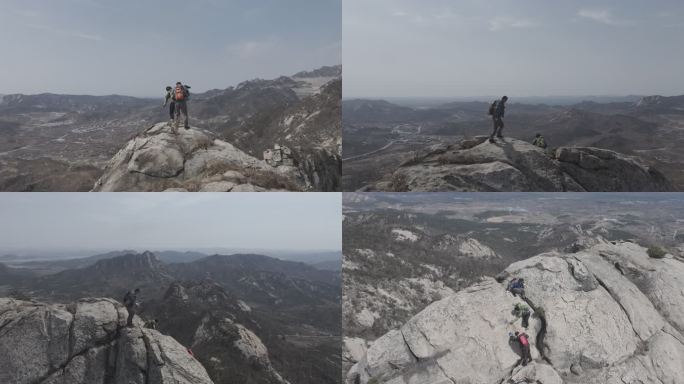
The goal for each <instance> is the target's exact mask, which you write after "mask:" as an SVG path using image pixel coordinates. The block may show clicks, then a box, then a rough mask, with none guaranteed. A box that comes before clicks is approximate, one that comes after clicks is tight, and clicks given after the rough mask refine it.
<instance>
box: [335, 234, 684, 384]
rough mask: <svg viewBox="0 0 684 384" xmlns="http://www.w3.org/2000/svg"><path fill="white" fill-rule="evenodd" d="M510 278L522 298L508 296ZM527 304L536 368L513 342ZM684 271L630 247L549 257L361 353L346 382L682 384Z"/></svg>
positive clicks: (515, 268) (440, 305)
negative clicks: (518, 310)
mask: <svg viewBox="0 0 684 384" xmlns="http://www.w3.org/2000/svg"><path fill="white" fill-rule="evenodd" d="M512 277H522V278H524V279H525V282H526V298H525V299H521V298H520V297H515V296H513V295H512V294H511V293H509V292H507V291H506V289H505V287H506V284H507V282H508V281H509V280H510V278H512ZM523 301H526V302H527V304H528V305H529V306H530V307H531V308H532V311H533V313H532V317H531V318H530V323H529V327H528V328H527V330H525V332H526V333H527V334H528V335H529V336H530V342H531V343H530V344H531V355H532V358H533V361H532V362H531V363H529V364H527V365H525V366H523V365H522V364H520V362H521V356H520V351H519V349H518V347H517V343H515V342H510V341H509V336H508V334H509V332H514V331H522V330H523V328H522V326H521V324H520V319H518V318H516V317H515V315H514V314H513V313H512V309H513V307H514V305H515V304H516V303H520V302H523ZM683 334H684V261H682V260H681V259H680V258H678V257H675V256H672V255H666V256H665V257H664V258H661V259H655V258H651V257H649V256H648V254H647V251H646V249H645V248H643V247H641V246H639V245H636V244H634V243H629V242H616V243H610V242H601V243H598V244H596V245H594V246H592V247H590V248H588V249H586V250H583V251H580V252H577V253H558V252H553V253H546V254H541V255H538V256H534V257H532V258H529V259H526V260H522V261H519V262H516V263H513V264H511V265H510V266H509V267H508V268H506V269H505V271H504V272H502V273H501V274H500V275H499V276H497V278H496V279H493V278H484V279H483V280H482V281H481V282H479V283H476V284H474V285H472V286H470V287H468V288H466V289H463V290H461V291H459V292H457V293H455V294H453V295H451V296H449V297H446V298H444V299H442V300H439V301H436V302H434V303H432V304H431V305H429V306H428V307H426V308H425V309H424V310H422V311H421V312H419V313H418V314H417V315H415V316H414V317H413V318H411V319H410V320H409V321H408V322H406V323H405V324H404V325H403V326H401V327H400V328H399V329H395V330H392V331H390V332H388V333H386V334H385V335H384V336H382V337H380V338H378V339H377V340H375V341H374V342H373V343H372V344H371V345H370V347H368V348H367V349H366V347H365V345H362V344H360V345H358V346H357V347H358V348H356V349H357V351H356V353H355V355H357V356H359V357H360V358H359V360H358V362H357V363H356V364H355V365H354V366H353V367H352V369H351V370H350V371H349V372H348V374H347V376H346V382H347V383H349V384H354V383H363V384H365V383H370V382H375V383H392V384H409V383H410V384H413V383H421V384H453V383H459V384H476V383H477V384H489V383H491V384H495V383H497V384H498V383H538V384H580V383H582V384H606V383H608V384H625V383H628V384H637V383H639V384H645V383H648V384H662V383H670V384H674V383H681V382H682V381H681V380H682V377H684V336H683Z"/></svg>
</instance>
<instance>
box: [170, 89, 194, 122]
mask: <svg viewBox="0 0 684 384" xmlns="http://www.w3.org/2000/svg"><path fill="white" fill-rule="evenodd" d="M189 89H190V86H189V85H183V84H182V83H181V82H180V81H179V82H177V83H176V88H175V89H174V90H173V98H174V101H175V103H176V117H177V118H179V119H180V115H181V114H183V116H184V117H185V119H184V121H183V126H184V127H185V129H190V125H188V99H189V98H190V91H189ZM176 123H178V121H177V122H176Z"/></svg>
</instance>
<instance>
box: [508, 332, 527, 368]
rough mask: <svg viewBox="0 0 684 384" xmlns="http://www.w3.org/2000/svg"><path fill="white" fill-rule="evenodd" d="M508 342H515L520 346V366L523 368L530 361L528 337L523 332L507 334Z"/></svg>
mask: <svg viewBox="0 0 684 384" xmlns="http://www.w3.org/2000/svg"><path fill="white" fill-rule="evenodd" d="M508 336H509V342H517V343H518V344H520V350H521V351H522V360H521V362H522V365H523V366H525V365H527V363H529V362H531V361H532V354H531V353H530V336H529V335H528V334H527V333H525V332H523V333H520V332H518V331H515V334H511V333H510V332H509V333H508Z"/></svg>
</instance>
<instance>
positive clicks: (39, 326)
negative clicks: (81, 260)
mask: <svg viewBox="0 0 684 384" xmlns="http://www.w3.org/2000/svg"><path fill="white" fill-rule="evenodd" d="M126 317H127V312H126V310H125V308H123V307H122V306H121V304H119V303H117V302H116V301H114V300H111V299H83V300H79V301H78V302H76V303H72V304H69V305H59V304H55V305H49V304H42V303H35V302H27V301H18V300H13V299H6V298H2V299H0V382H2V383H16V384H23V383H40V384H67V383H68V384H97V383H100V384H110V383H111V384H114V383H131V384H132V383H139V384H164V383H168V384H171V383H173V384H183V383H187V384H209V383H212V381H211V379H210V378H209V376H208V375H207V372H206V370H205V369H204V367H203V366H202V365H201V364H200V363H199V362H198V361H197V360H195V358H194V357H192V355H190V353H189V352H188V350H187V349H186V348H185V347H184V346H182V345H181V344H179V343H178V342H177V341H176V340H174V339H173V338H172V337H169V336H165V335H162V334H161V333H159V332H157V331H155V330H151V329H145V328H142V327H141V326H140V321H139V319H137V318H136V324H135V326H134V327H132V328H126V327H125V323H126Z"/></svg>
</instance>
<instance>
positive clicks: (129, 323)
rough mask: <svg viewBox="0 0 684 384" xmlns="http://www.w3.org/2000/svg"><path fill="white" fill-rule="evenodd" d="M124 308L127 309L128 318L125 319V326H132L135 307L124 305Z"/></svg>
mask: <svg viewBox="0 0 684 384" xmlns="http://www.w3.org/2000/svg"><path fill="white" fill-rule="evenodd" d="M126 310H128V320H127V321H126V326H128V327H132V326H133V316H135V307H126Z"/></svg>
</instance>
